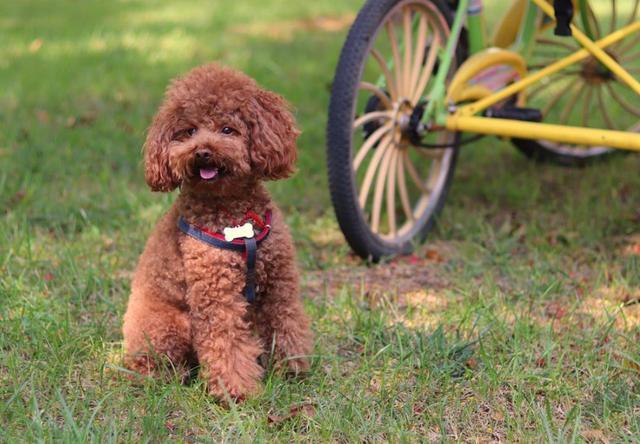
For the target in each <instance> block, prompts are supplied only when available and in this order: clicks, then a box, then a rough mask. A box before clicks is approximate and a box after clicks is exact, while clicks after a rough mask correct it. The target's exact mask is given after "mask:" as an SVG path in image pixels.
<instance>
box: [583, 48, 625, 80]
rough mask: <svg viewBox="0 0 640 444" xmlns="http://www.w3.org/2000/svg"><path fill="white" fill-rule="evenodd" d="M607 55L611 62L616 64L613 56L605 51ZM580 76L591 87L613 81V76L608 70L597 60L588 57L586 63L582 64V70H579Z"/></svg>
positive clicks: (616, 59)
mask: <svg viewBox="0 0 640 444" xmlns="http://www.w3.org/2000/svg"><path fill="white" fill-rule="evenodd" d="M606 53H607V55H609V57H611V58H612V59H613V60H615V61H616V62H618V58H617V57H616V55H615V54H613V53H611V52H609V51H606ZM580 75H581V76H582V78H584V79H585V81H586V82H587V83H589V84H591V85H601V84H603V83H606V82H610V81H612V80H615V75H614V74H613V72H611V70H609V68H607V67H606V66H604V65H603V64H602V63H601V62H600V61H599V60H598V59H596V58H594V57H589V58H588V59H587V60H586V61H584V62H583V63H582V69H581V70H580Z"/></svg>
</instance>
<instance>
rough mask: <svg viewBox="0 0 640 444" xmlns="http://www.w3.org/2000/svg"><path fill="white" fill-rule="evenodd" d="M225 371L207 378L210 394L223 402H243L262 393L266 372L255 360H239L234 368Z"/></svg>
mask: <svg viewBox="0 0 640 444" xmlns="http://www.w3.org/2000/svg"><path fill="white" fill-rule="evenodd" d="M225 370H226V371H222V372H215V374H210V375H208V376H207V382H208V386H207V388H208V390H209V394H211V395H213V396H215V397H216V398H218V399H220V400H221V401H223V402H224V401H226V400H228V399H229V398H230V399H232V400H234V401H243V400H245V399H247V398H249V397H253V396H256V395H258V394H259V393H260V392H261V391H262V384H261V382H260V381H261V379H262V374H263V372H264V370H263V368H262V367H261V366H260V365H259V364H258V363H257V362H256V361H255V360H253V361H252V360H250V359H237V360H235V366H234V367H233V368H231V369H229V368H227V369H225Z"/></svg>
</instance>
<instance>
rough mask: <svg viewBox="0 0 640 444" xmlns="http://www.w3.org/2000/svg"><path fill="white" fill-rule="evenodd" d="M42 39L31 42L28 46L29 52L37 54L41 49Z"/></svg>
mask: <svg viewBox="0 0 640 444" xmlns="http://www.w3.org/2000/svg"><path fill="white" fill-rule="evenodd" d="M42 43H43V42H42V39H39V38H38V39H35V40H34V41H33V42H31V43H30V44H29V52H31V53H34V52H38V51H39V50H40V48H42Z"/></svg>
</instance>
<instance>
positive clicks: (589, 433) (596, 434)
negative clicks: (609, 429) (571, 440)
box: [580, 430, 609, 444]
mask: <svg viewBox="0 0 640 444" xmlns="http://www.w3.org/2000/svg"><path fill="white" fill-rule="evenodd" d="M580 434H581V435H582V437H583V438H584V439H586V440H587V441H589V442H603V443H605V444H609V440H608V439H607V437H606V436H605V434H604V432H603V431H602V430H585V431H583V432H582V433H580Z"/></svg>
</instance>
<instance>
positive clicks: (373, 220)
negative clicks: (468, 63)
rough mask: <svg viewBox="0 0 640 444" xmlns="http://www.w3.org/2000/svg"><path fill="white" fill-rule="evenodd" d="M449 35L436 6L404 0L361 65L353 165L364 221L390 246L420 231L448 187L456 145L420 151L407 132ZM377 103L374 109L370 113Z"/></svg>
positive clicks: (437, 136) (448, 138) (435, 137)
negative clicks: (373, 104)
mask: <svg viewBox="0 0 640 444" xmlns="http://www.w3.org/2000/svg"><path fill="white" fill-rule="evenodd" d="M448 34H449V28H448V24H447V21H446V19H445V18H444V17H443V16H442V14H441V13H440V11H439V10H438V9H437V8H436V7H435V6H434V5H433V4H432V3H431V2H428V1H421V0H404V1H400V2H398V3H397V4H396V5H395V6H394V7H393V8H392V9H391V10H390V11H389V12H388V13H387V15H386V16H385V18H384V20H383V21H382V24H381V25H380V26H379V28H378V30H377V31H376V35H375V37H374V38H373V39H372V40H371V43H370V46H369V48H368V51H367V56H366V57H365V61H364V62H363V64H362V65H361V73H360V78H359V79H360V80H359V87H358V92H357V97H356V100H354V108H353V113H352V122H353V124H352V133H351V140H350V145H351V153H352V155H351V161H352V168H353V175H354V178H355V187H356V190H357V192H356V195H357V196H358V204H359V208H360V210H361V213H362V216H363V218H364V219H365V220H366V221H367V223H368V225H369V228H370V229H371V231H372V232H373V233H374V234H375V235H377V236H378V237H379V238H380V239H382V240H383V241H385V242H391V243H394V244H398V243H403V242H406V241H408V240H409V239H411V238H412V237H413V236H414V235H415V234H416V233H417V232H418V231H420V229H421V228H422V227H423V226H424V225H425V224H426V223H427V221H428V220H429V218H430V217H431V216H432V215H433V214H434V212H435V211H436V210H437V205H438V201H439V199H438V197H439V196H440V195H441V194H442V193H443V191H444V190H445V187H446V183H447V177H448V172H449V169H450V167H451V165H452V162H453V160H454V155H455V150H454V148H442V149H432V150H424V149H419V148H416V147H415V146H414V145H412V143H411V141H410V140H409V136H408V132H409V126H410V124H411V122H410V121H411V115H412V113H413V112H414V109H415V108H416V106H418V105H419V102H420V100H421V98H422V97H423V94H424V92H425V91H427V90H428V88H429V86H430V84H431V82H432V81H433V74H434V71H435V69H436V66H437V55H438V51H439V49H442V48H443V47H444V45H445V44H446V41H447V37H448ZM454 69H455V68H454V67H452V70H451V71H450V73H451V72H453V70H454ZM372 98H374V99H373V101H372ZM372 102H373V103H375V107H374V108H372V109H371V108H367V107H368V106H369V105H370V104H371V103H372ZM454 138H455V135H454V134H453V133H449V132H439V133H433V134H429V135H428V136H427V137H426V138H425V139H423V140H424V141H428V142H429V143H439V144H453V142H454V141H455V139H454Z"/></svg>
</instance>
